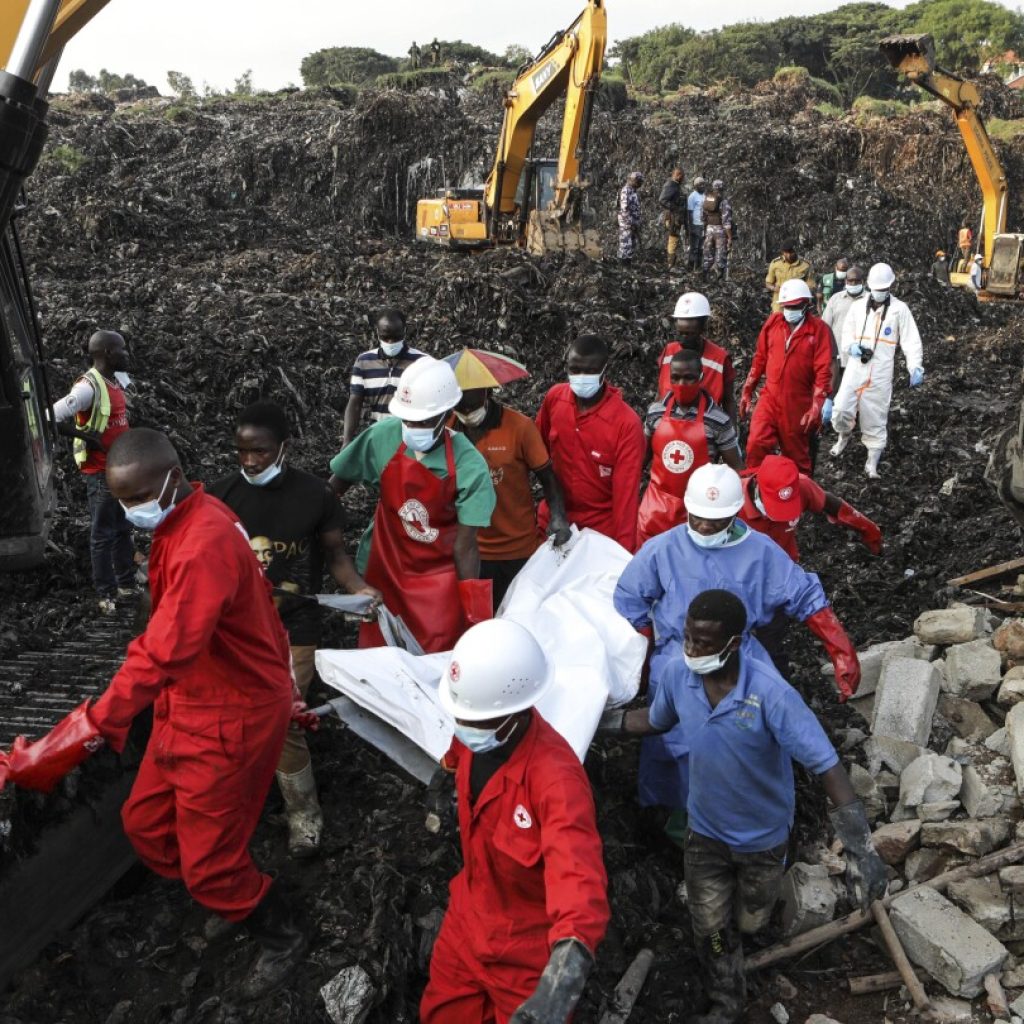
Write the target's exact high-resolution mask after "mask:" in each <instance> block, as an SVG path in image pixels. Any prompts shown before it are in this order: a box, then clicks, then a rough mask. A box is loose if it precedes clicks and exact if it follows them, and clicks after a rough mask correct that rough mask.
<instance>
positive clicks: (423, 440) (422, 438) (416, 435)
mask: <svg viewBox="0 0 1024 1024" xmlns="http://www.w3.org/2000/svg"><path fill="white" fill-rule="evenodd" d="M442 430H444V423H441V424H440V425H439V426H436V427H407V426H406V425H405V424H404V423H403V424H402V440H403V441H404V442H405V444H406V446H407V447H409V448H411V449H412V450H413V451H414V452H429V451H430V449H431V448H433V447H434V445H435V443H436V442H437V439H438V438H439V437H440V436H441V431H442Z"/></svg>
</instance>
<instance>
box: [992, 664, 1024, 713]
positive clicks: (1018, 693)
mask: <svg viewBox="0 0 1024 1024" xmlns="http://www.w3.org/2000/svg"><path fill="white" fill-rule="evenodd" d="M1022 700H1024V665H1016V666H1015V667H1014V668H1011V669H1010V671H1009V672H1007V673H1006V675H1005V676H1003V681H1002V683H1000V684H999V693H998V694H997V695H996V701H997V702H998V703H999V704H1000V705H1001V706H1002V707H1004V708H1012V707H1013V705H1014V704H1019V703H1020V702H1021V701H1022Z"/></svg>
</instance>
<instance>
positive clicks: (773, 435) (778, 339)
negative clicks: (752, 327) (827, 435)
mask: <svg viewBox="0 0 1024 1024" xmlns="http://www.w3.org/2000/svg"><path fill="white" fill-rule="evenodd" d="M762 376H763V377H765V385H764V388H763V390H762V391H761V394H760V396H759V397H758V399H757V405H756V406H754V413H753V416H752V418H751V421H750V434H749V436H748V437H747V466H749V467H750V468H751V469H756V468H757V467H758V466H760V465H761V461H762V460H763V459H764V457H765V456H766V455H770V454H771V453H772V452H773V451H774V450H775V449H776V448H778V449H779V451H780V452H781V454H783V455H785V456H786V457H787V458H790V459H792V460H793V461H794V462H795V463H796V464H797V468H798V469H799V470H800V472H801V473H807V474H809V473H810V472H811V448H810V443H811V435H812V434H814V433H816V432H817V430H818V429H819V427H820V425H821V424H820V421H819V422H817V423H814V424H813V425H812V426H811V427H810V429H804V428H803V427H801V426H800V420H801V418H802V417H803V415H804V414H805V413H806V412H807V411H808V409H809V408H810V405H811V402H812V399H813V397H814V395H815V393H816V392H820V394H821V395H822V397H825V396H827V395H829V394H831V392H832V332H831V331H830V330H829V327H828V325H827V324H826V323H825V322H824V321H823V320H821V319H819V318H818V317H816V316H814V315H813V314H810V313H809V314H808V315H807V317H806V318H805V319H804V321H803V322H802V323H801V324H800V325H799V326H798V327H797V328H796V329H795V330H794V329H793V328H792V327H790V325H789V324H788V323H787V322H786V319H785V317H784V316H783V315H782V314H781V313H772V315H771V316H770V317H768V319H767V320H766V321H765V323H764V326H763V327H762V328H761V333H760V334H759V335H758V338H757V348H756V349H755V350H754V358H753V361H752V363H751V367H750V374H749V375H748V377H747V384H748V385H749V384H750V382H751V381H754V382H755V384H756V382H757V381H759V380H760V379H761V377H762Z"/></svg>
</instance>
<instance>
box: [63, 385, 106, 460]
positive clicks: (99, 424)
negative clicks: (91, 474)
mask: <svg viewBox="0 0 1024 1024" xmlns="http://www.w3.org/2000/svg"><path fill="white" fill-rule="evenodd" d="M85 379H86V380H88V381H89V383H90V384H92V392H93V394H92V412H91V413H90V414H89V420H88V422H87V423H85V424H82V425H79V428H78V429H79V430H81V431H82V432H83V433H86V434H95V435H96V437H97V438H98V437H99V436H100V434H102V433H103V431H104V430H106V429H107V423H108V422H109V420H110V392H109V391H108V390H107V382H106V381H105V380H104V379H103V374H102V373H100V371H99V370H97V369H96V367H95V366H93V367H90V368H89V369H88V370H86V372H85ZM75 418H76V419H77V418H78V417H77V416H76V417H75ZM71 450H72V452H74V455H75V463H76V465H77V466H78V467H79V468H81V467H82V466H84V465H85V463H86V462H87V461H88V459H89V446H88V445H87V444H86V443H85V441H84V440H83V439H82V438H80V437H76V438H75V439H74V441H73V442H72V444H71Z"/></svg>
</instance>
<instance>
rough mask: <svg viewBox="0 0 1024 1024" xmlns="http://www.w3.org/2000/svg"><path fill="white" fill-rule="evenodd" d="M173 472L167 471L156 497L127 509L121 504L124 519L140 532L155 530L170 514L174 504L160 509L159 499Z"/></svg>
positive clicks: (171, 470)
mask: <svg viewBox="0 0 1024 1024" xmlns="http://www.w3.org/2000/svg"><path fill="white" fill-rule="evenodd" d="M173 472H174V470H173V469H169V470H168V471H167V476H165V477H164V485H163V487H161V488H160V493H159V494H158V495H157V497H155V498H152V499H150V500H149V501H144V502H143V503H142V504H141V505H133V506H132V507H131V508H128V506H127V505H125V503H124V502H123V501H122V502H121V508H123V509H124V517H125V519H127V520H128V522H129V523H131V524H132V526H137V527H138V528H139V529H140V530H155V529H156V528H157V527H158V526H159V525H160V524H161V523H162V522H163V521H164V520H165V519H166V518H167V517H168V516H169V515H170V514H171V510H172V509H173V508H174V502H173V501H172V502H171V503H170V505H168V506H167V508H161V506H160V499H161V498H162V497H163V496H164V491H166V490H167V485H168V484H169V483H170V482H171V474H172V473H173Z"/></svg>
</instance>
